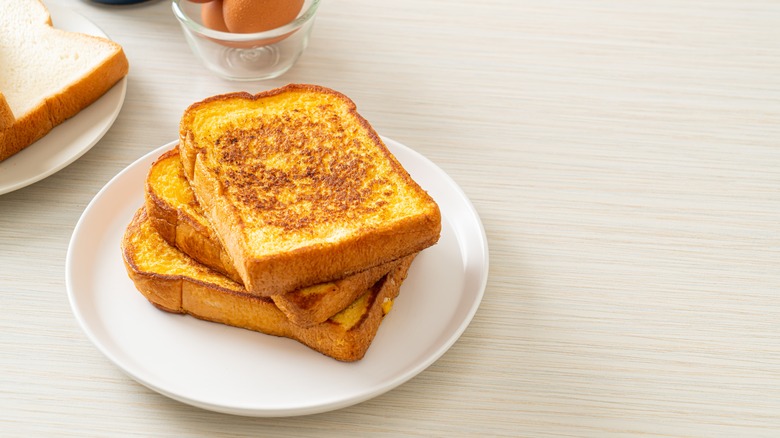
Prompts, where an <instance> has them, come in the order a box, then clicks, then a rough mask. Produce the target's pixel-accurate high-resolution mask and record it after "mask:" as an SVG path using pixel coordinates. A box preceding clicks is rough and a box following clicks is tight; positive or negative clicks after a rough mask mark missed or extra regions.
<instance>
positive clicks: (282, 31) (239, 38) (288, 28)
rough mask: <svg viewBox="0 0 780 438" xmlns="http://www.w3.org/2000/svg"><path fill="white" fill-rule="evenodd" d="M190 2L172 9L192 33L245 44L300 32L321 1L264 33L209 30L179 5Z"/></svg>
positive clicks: (315, 0) (175, 4)
mask: <svg viewBox="0 0 780 438" xmlns="http://www.w3.org/2000/svg"><path fill="white" fill-rule="evenodd" d="M186 1H188V0H173V2H172V3H171V5H172V6H171V7H172V8H173V14H174V15H175V16H176V18H177V19H178V20H179V22H180V23H182V24H183V25H185V26H186V27H187V28H188V29H190V30H191V31H193V32H195V33H197V34H199V35H203V36H205V37H208V38H212V39H215V40H219V41H232V42H245V41H256V40H263V39H267V38H275V37H278V36H282V35H286V34H288V33H290V32H292V31H295V30H298V29H299V28H301V27H302V26H303V25H304V24H306V22H307V21H309V20H311V19H312V18H314V14H315V13H316V12H317V8H318V7H319V5H320V0H312V2H311V4H310V5H309V7H308V8H307V9H306V10H305V11H304V12H303V13H302V14H301V15H299V16H298V18H296V19H295V20H293V21H291V22H289V23H287V24H285V25H284V26H281V27H277V28H276V29H271V30H267V31H264V32H256V33H230V32H220V31H218V30H214V29H209V28H208V27H206V26H204V25H202V24H200V23H198V22H196V21H195V20H193V19H192V18H190V17H189V16H188V15H187V14H186V13H185V12H184V10H183V9H182V7H181V6H180V5H179V3H182V2H186Z"/></svg>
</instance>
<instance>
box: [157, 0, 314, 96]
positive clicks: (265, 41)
mask: <svg viewBox="0 0 780 438" xmlns="http://www.w3.org/2000/svg"><path fill="white" fill-rule="evenodd" d="M319 4H320V0H306V1H305V2H304V4H303V8H301V12H300V13H299V14H298V17H297V18H296V19H295V20H293V21H292V22H290V23H287V24H285V25H284V26H281V27H277V28H276V29H271V30H268V31H264V32H257V33H229V32H220V31H216V30H213V29H209V28H207V27H205V26H204V25H203V22H202V20H201V17H200V6H201V5H200V4H198V3H193V2H190V1H189V0H173V6H172V7H173V14H174V15H175V16H176V18H177V19H178V20H179V23H180V24H181V28H182V30H183V31H184V37H185V39H186V40H187V43H188V44H189V46H190V49H192V52H193V53H194V54H195V55H196V56H197V57H198V58H199V59H200V60H201V62H202V63H203V65H204V66H205V67H206V68H207V69H209V70H210V71H212V72H213V73H215V74H216V75H217V76H219V77H222V78H224V79H228V80H233V81H257V80H263V79H272V78H275V77H278V76H280V75H282V74H284V73H285V72H286V71H287V70H289V69H290V68H291V67H292V66H293V65H295V63H296V62H297V61H298V58H300V56H301V54H302V53H303V51H304V49H305V48H306V46H307V45H308V43H309V35H310V34H311V29H312V26H313V25H314V18H315V16H316V14H317V8H318V6H319Z"/></svg>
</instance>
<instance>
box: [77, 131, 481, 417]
mask: <svg viewBox="0 0 780 438" xmlns="http://www.w3.org/2000/svg"><path fill="white" fill-rule="evenodd" d="M380 137H381V138H382V140H383V141H384V142H385V144H388V149H391V152H392V149H393V148H395V147H399V148H401V149H402V150H403V152H404V153H408V154H411V155H413V156H414V159H416V160H423V161H424V162H426V164H427V165H429V166H430V167H432V168H433V169H435V170H436V171H437V173H438V175H437V179H439V178H444V179H445V181H444V182H445V183H446V186H447V189H448V190H454V192H455V194H456V195H457V198H458V200H459V201H460V202H462V203H463V205H464V206H465V207H466V208H467V209H468V210H469V213H470V220H472V221H473V222H474V224H475V225H476V226H477V228H478V233H476V234H477V236H475V237H476V238H477V240H478V241H479V243H480V247H479V248H478V249H479V250H480V251H481V252H482V254H481V255H478V256H479V260H480V263H479V269H480V271H481V272H480V276H479V278H478V279H477V281H476V282H477V287H476V290H475V293H474V294H473V300H471V302H469V303H468V305H469V307H468V311H467V312H466V313H465V315H464V317H463V319H462V320H461V321H459V323H458V326H457V328H455V329H454V330H452V331H449V332H446V331H445V332H443V333H446V336H448V337H447V339H446V342H442V343H441V345H440V346H439V347H438V348H437V349H436V350H435V351H433V352H432V353H429V354H427V355H425V356H424V358H423V359H424V360H420V361H418V362H414V363H413V366H411V367H409V369H408V370H406V371H399V372H398V373H396V375H393V376H390V377H392V378H391V379H388V380H383V381H381V382H380V383H379V384H375V385H373V386H371V387H368V388H367V390H366V391H364V392H360V393H359V394H356V395H353V396H351V397H343V398H337V399H335V400H332V401H330V402H322V403H318V402H315V403H304V404H300V403H299V404H296V405H295V406H294V407H289V406H282V407H279V408H267V407H263V408H258V407H252V406H249V405H248V404H246V403H233V404H224V403H215V402H212V401H209V400H203V399H200V398H194V397H188V396H186V395H183V394H179V393H176V392H174V391H172V390H170V389H169V388H166V387H164V385H160V384H159V383H160V382H156V381H152V380H151V379H149V378H146V377H145V376H143V375H142V374H143V373H139V372H138V371H139V370H136V369H134V368H133V366H131V365H132V364H130V365H128V364H127V363H125V362H124V361H123V360H121V359H120V358H118V357H117V355H116V354H115V352H114V351H113V350H112V349H111V348H110V346H107V345H104V344H103V342H102V341H101V340H100V339H98V337H97V335H96V333H94V332H93V329H94V328H95V327H93V325H94V323H90V322H88V321H87V319H86V317H85V316H84V314H83V313H82V309H81V308H80V306H79V303H78V300H79V298H78V297H77V295H78V294H77V293H76V292H75V290H74V284H73V283H74V281H75V280H74V278H73V270H74V269H73V266H74V263H75V260H74V256H73V254H74V251H75V246H76V245H77V244H78V243H80V241H79V240H78V238H79V236H81V234H82V233H83V232H85V230H82V228H84V227H86V225H85V222H86V221H87V219H88V217H89V216H90V213H91V211H92V210H93V209H94V208H97V207H96V206H97V205H99V204H100V203H101V201H102V200H103V197H104V196H105V193H106V192H107V191H109V190H111V189H112V188H113V187H114V186H115V185H116V184H117V183H118V182H119V181H120V180H121V179H123V178H124V177H125V175H126V174H127V173H129V172H132V171H136V170H137V169H136V168H137V167H138V166H141V165H143V164H144V163H145V162H147V161H148V162H149V163H151V162H152V161H153V160H154V159H155V158H156V156H159V155H160V154H161V153H163V152H164V151H166V150H168V149H171V148H173V147H175V146H176V145H177V144H178V142H179V141H178V140H174V141H171V142H169V143H166V144H164V145H162V146H160V147H157V148H155V149H153V150H151V151H149V152H147V153H145V154H144V155H142V156H141V157H140V158H138V159H136V160H135V161H133V162H132V163H131V164H129V165H128V166H126V167H125V168H124V169H122V170H121V171H120V172H118V173H117V174H116V175H115V176H114V177H112V178H111V179H110V180H109V181H108V182H107V183H106V184H105V185H104V186H103V187H102V188H101V189H100V190H99V191H98V192H97V193H96V194H95V196H94V197H93V198H92V200H91V201H90V202H89V203H88V205H87V206H86V207H85V209H84V211H83V213H82V215H81V216H80V217H79V220H78V221H77V223H76V226H75V227H74V229H73V233H72V235H71V238H70V242H69V244H68V248H67V254H66V260H65V271H66V272H65V283H66V289H67V296H68V302H69V304H70V307H71V311H72V312H73V314H74V317H75V318H76V320H77V322H78V324H79V326H80V328H81V329H82V331H83V332H84V333H85V334H86V336H87V338H88V339H89V340H90V342H92V344H93V345H94V346H95V347H96V348H97V349H98V351H100V352H101V353H102V354H103V355H104V356H106V357H107V358H108V359H109V360H110V361H111V362H112V363H113V365H114V366H117V367H118V368H119V369H121V370H122V371H123V372H124V373H125V374H127V375H128V376H129V377H131V378H132V379H133V380H135V381H136V382H138V383H140V384H142V385H143V386H146V387H147V388H149V389H152V390H153V391H155V392H158V393H159V394H161V395H164V396H166V397H168V398H171V399H173V400H177V401H179V402H181V403H185V404H188V405H191V406H195V407H198V408H201V409H206V410H209V411H214V412H221V413H226V414H232V415H240V416H250V417H290V416H301V415H310V414H317V413H323V412H329V411H333V410H338V409H342V408H346V407H349V406H353V405H356V404H359V403H362V402H364V401H367V400H369V399H372V398H374V397H377V396H379V395H382V394H384V393H386V392H388V391H391V390H393V389H395V388H397V387H398V386H400V385H402V384H404V383H406V382H407V381H409V380H411V379H413V378H414V377H416V376H417V375H419V374H420V373H421V372H422V371H424V370H426V369H427V368H428V367H430V366H431V365H432V364H433V363H435V362H436V361H437V360H439V359H440V358H441V357H442V356H443V355H444V354H445V353H446V352H447V351H448V350H449V349H450V348H451V347H452V346H453V345H454V344H455V343H456V342H457V341H458V339H460V338H461V336H462V335H463V333H464V332H465V330H466V329H467V328H468V326H469V325H470V324H471V322H472V320H473V318H474V316H475V315H476V313H477V311H478V309H479V307H480V305H481V302H482V300H483V298H484V294H485V290H486V287H487V282H488V275H489V248H488V240H487V235H486V233H485V228H484V224H483V223H482V220H481V218H480V216H479V214H478V212H477V210H476V208H475V207H474V205H473V203H472V202H471V200H470V199H469V198H468V196H466V194H465V192H464V191H463V189H462V188H461V187H460V186H459V185H458V184H457V183H456V182H455V181H454V180H453V179H452V178H451V177H450V176H449V175H448V174H447V173H446V172H444V170H443V169H441V168H440V167H439V166H438V165H436V164H435V163H434V162H433V161H431V160H429V159H428V158H427V157H425V156H424V155H422V154H421V153H419V152H418V151H416V150H414V149H412V148H410V147H408V146H406V145H404V144H402V143H400V142H398V141H395V140H392V139H390V138H387V137H384V136H380ZM139 190H142V189H140V188H139ZM456 237H457V236H456ZM457 244H458V246H459V247H460V248H461V249H462V250H463V248H464V243H463V242H458V243H457ZM82 295H83V293H82ZM469 295H471V294H469ZM82 299H83V298H82ZM141 371H142V370H141Z"/></svg>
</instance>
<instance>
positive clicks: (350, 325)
mask: <svg viewBox="0 0 780 438" xmlns="http://www.w3.org/2000/svg"><path fill="white" fill-rule="evenodd" d="M146 220H147V215H146V211H145V209H144V208H141V209H139V210H138V212H136V214H135V216H134V217H133V219H132V221H131V223H130V224H129V225H128V227H127V230H126V232H125V235H124V237H123V240H122V254H123V258H124V261H125V266H126V268H127V272H128V275H129V277H130V278H131V279H132V281H133V283H134V284H135V286H136V288H137V289H138V290H139V291H140V292H141V293H142V294H143V295H144V296H145V297H146V298H147V299H148V300H149V301H150V302H151V303H152V304H153V305H155V306H156V307H158V308H160V309H163V310H166V311H169V312H175V313H187V314H189V315H192V316H194V317H197V318H200V319H204V320H208V321H213V322H219V323H222V324H227V325H232V326H235V327H241V328H246V329H249V330H255V331H259V332H262V333H266V334H270V335H274V336H283V337H288V338H291V339H295V340H297V341H299V342H301V343H302V344H304V345H307V346H308V347H310V348H312V349H314V350H316V351H319V352H320V353H322V354H325V355H327V356H330V357H332V358H334V359H337V360H340V361H355V360H359V359H361V358H363V356H364V355H365V353H366V351H367V350H368V348H369V346H370V344H371V342H372V340H373V338H374V336H375V334H376V332H377V330H378V328H379V325H380V323H381V320H382V318H383V317H384V315H385V311H384V310H383V307H384V306H383V304H384V303H385V302H386V301H387V300H392V299H394V298H395V297H396V296H397V295H398V292H399V290H400V286H401V283H402V282H403V280H404V278H405V277H406V274H407V272H408V269H409V265H410V264H411V262H412V260H411V258H409V259H406V260H404V261H403V262H402V263H400V264H399V265H398V266H397V267H396V268H395V269H393V270H392V271H391V273H389V274H388V275H386V276H384V277H383V279H382V280H380V281H378V282H376V283H375V284H374V285H373V286H371V287H370V288H367V290H366V291H365V292H364V295H363V296H362V297H360V298H358V299H357V300H355V302H354V303H353V306H351V307H354V308H351V309H347V310H345V311H344V312H342V313H343V315H342V313H340V314H338V315H336V316H334V317H333V318H331V319H329V320H328V321H326V322H324V323H321V324H317V325H314V326H311V327H301V326H298V325H295V324H293V323H292V322H290V321H289V320H288V319H287V318H286V317H285V316H284V314H283V313H282V312H281V311H280V310H279V309H278V308H277V307H276V306H275V305H274V304H273V302H272V301H271V300H270V299H269V298H266V297H258V296H255V295H250V294H248V293H246V291H245V290H243V289H241V288H240V286H239V285H237V284H235V283H233V282H230V281H229V280H227V279H225V280H224V282H222V284H216V283H215V282H214V281H213V280H212V279H213V278H215V277H213V276H211V277H207V276H204V275H200V276H192V275H197V274H192V275H188V274H186V273H187V272H207V270H204V268H201V267H199V266H198V264H197V262H195V261H194V260H192V259H190V258H188V257H187V256H185V255H184V254H182V253H180V252H178V251H177V250H175V249H173V248H172V247H170V246H168V244H167V243H165V241H164V240H163V239H161V238H160V237H159V236H156V237H155V236H154V235H153V233H156V231H154V229H153V227H151V226H145V221H146ZM163 246H166V247H165V248H163ZM150 254H152V255H155V254H164V257H165V258H164V262H160V261H159V260H156V261H154V262H153V263H147V262H148V261H147V262H145V261H144V260H143V259H144V258H145V257H149V256H150ZM172 254H173V256H172ZM150 266H152V267H150ZM176 272H179V273H176ZM209 275H210V274H209ZM231 285H234V286H231ZM350 310H351V311H354V312H356V314H348V311H350Z"/></svg>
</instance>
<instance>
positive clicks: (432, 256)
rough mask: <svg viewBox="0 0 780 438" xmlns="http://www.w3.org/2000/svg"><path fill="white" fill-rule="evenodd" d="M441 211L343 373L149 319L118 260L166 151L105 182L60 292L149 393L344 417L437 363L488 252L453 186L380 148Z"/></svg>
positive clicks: (224, 332) (287, 350) (246, 336)
mask: <svg viewBox="0 0 780 438" xmlns="http://www.w3.org/2000/svg"><path fill="white" fill-rule="evenodd" d="M384 140H385V142H386V144H387V146H388V147H389V148H390V150H391V151H392V152H393V153H394V154H395V156H396V157H397V158H398V160H399V161H400V162H401V163H402V164H403V165H404V167H405V168H406V169H407V170H408V171H409V173H410V174H411V175H412V177H413V178H414V179H415V180H416V181H417V182H418V183H419V184H420V185H421V186H422V187H423V188H424V189H425V190H427V191H428V192H429V193H430V194H431V195H432V196H433V198H434V199H435V200H436V201H437V203H438V204H439V207H440V209H441V212H442V234H441V238H440V240H439V243H437V244H436V245H435V246H433V247H431V248H429V249H426V250H425V251H423V252H422V253H421V254H420V255H419V256H418V257H417V258H416V259H415V262H414V263H413V264H412V268H411V270H410V272H409V276H408V278H407V280H406V281H405V282H404V283H403V285H402V287H401V293H400V295H399V297H398V298H397V299H396V302H395V305H394V307H393V310H392V311H391V312H390V313H389V314H388V315H387V316H386V317H385V319H384V321H383V322H382V325H381V326H380V327H379V331H378V333H377V335H376V337H375V338H374V341H373V343H372V345H371V347H370V348H369V350H368V352H367V353H366V356H365V357H364V358H363V359H362V360H360V361H358V362H354V363H343V362H338V361H336V360H333V359H331V358H329V357H326V356H323V355H321V354H320V353H317V352H315V351H314V350H311V349H309V348H307V347H305V346H303V345H302V344H299V343H298V342H296V341H293V340H290V339H285V338H277V337H274V336H268V335H264V334H261V333H257V332H252V331H249V330H243V329H238V328H234V327H228V326H224V325H221V324H215V323H210V322H205V321H201V320H199V319H196V318H192V317H189V316H182V315H175V314H170V313H166V312H163V311H160V310H158V309H157V308H155V307H154V306H152V305H151V304H150V303H149V302H148V301H146V299H145V298H144V297H143V296H142V295H141V294H140V293H139V292H138V291H136V289H135V287H134V286H133V283H132V282H131V281H130V279H129V278H128V276H127V272H126V271H125V267H124V265H123V262H122V257H121V255H120V249H119V247H120V240H121V238H122V235H123V233H124V230H125V227H126V226H127V224H128V223H129V222H130V219H131V217H132V215H133V213H134V212H135V210H136V209H138V208H139V207H140V206H141V205H143V186H144V180H145V178H146V173H147V171H148V169H149V167H150V166H151V164H152V162H153V161H154V160H155V159H156V158H157V157H158V156H159V155H160V154H162V153H163V152H164V151H165V150H168V149H170V148H172V147H174V146H175V145H176V142H173V143H170V144H167V145H165V146H163V147H161V148H159V149H157V150H155V151H153V152H151V153H149V154H147V155H146V156H144V157H143V158H141V159H139V160H138V161H136V162H135V163H133V164H132V165H130V166H129V167H127V168H126V169H125V170H123V171H122V172H120V173H119V174H118V175H117V176H115V177H114V178H113V179H112V180H111V181H110V182H109V183H108V184H107V185H106V186H105V187H104V188H103V189H102V190H101V191H100V192H99V193H98V194H97V195H96V196H95V198H94V199H93V200H92V202H90V204H89V205H88V206H87V208H86V210H85V211H84V213H83V215H82V216H81V219H80V220H79V222H78V224H77V225H76V228H75V230H74V232H73V236H72V238H71V241H70V245H69V247H68V254H67V259H66V267H65V270H66V273H65V274H66V284H67V289H68V298H69V300H70V304H71V307H72V309H73V313H74V315H75V316H76V319H77V320H78V322H79V324H80V325H81V327H82V328H83V329H84V331H85V332H86V334H87V336H88V337H89V339H90V340H91V341H92V342H93V343H94V344H95V345H96V346H97V347H98V349H99V350H100V351H101V352H103V353H104V354H105V355H106V356H107V357H108V358H109V359H110V360H111V361H113V362H114V363H115V364H116V365H117V366H119V367H120V368H121V369H123V370H124V371H125V372H126V373H127V374H129V375H130V376H131V377H133V378H134V379H136V380H137V381H138V382H140V383H142V384H144V385H146V386H148V387H149V388H151V389H153V390H155V391H158V392H160V393H161V394H164V395H166V396H168V397H171V398H173V399H176V400H179V401H182V402H184V403H188V404H191V405H194V406H199V407H201V408H204V409H209V410H213V411H218V412H225V413H231V414H237V415H247V416H265V417H270V416H292V415H305V414H313V413H318V412H325V411H329V410H334V409H339V408H343V407H346V406H350V405H353V404H356V403H359V402H361V401H364V400H367V399H369V398H372V397H375V396H377V395H380V394H382V393H384V392H386V391H388V390H390V389H393V388H395V387H397V386H398V385H400V384H402V383H404V382H406V381H407V380H409V379H411V378H412V377H414V376H416V375H417V374H418V373H420V372H421V371H423V370H424V369H426V368H427V367H428V366H429V365H431V364H432V363H433V362H434V361H436V360H437V359H438V358H439V357H441V356H442V355H443V354H444V353H445V352H446V351H447V350H448V349H449V348H450V347H451V346H452V345H453V344H454V343H455V341H456V340H457V339H458V338H459V337H460V335H461V334H462V333H463V331H464V330H465V329H466V327H467V326H468V324H469V322H471V319H472V317H473V316H474V314H475V312H476V311H477V308H478V307H479V303H480V301H481V300H482V296H483V294H484V291H485V285H486V283H487V276H488V247H487V239H486V236H485V231H484V229H483V227H482V223H481V221H480V219H479V216H478V214H477V212H476V210H475V209H474V207H473V206H472V204H471V202H470V201H469V200H468V198H467V197H466V195H465V194H464V193H463V191H462V190H461V189H460V187H458V185H457V184H456V183H455V182H454V181H453V180H452V179H451V178H450V177H449V176H448V175H447V174H445V173H444V171H442V170H441V169H440V168H439V167H437V166H436V165H435V164H433V163H432V162H431V161H429V160H428V159H426V158H425V157H423V156H422V155H420V154H418V153H417V152H415V151H413V150H411V149H409V148H407V147H405V146H403V145H401V144H399V143H397V142H395V141H393V140H390V139H384Z"/></svg>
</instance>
